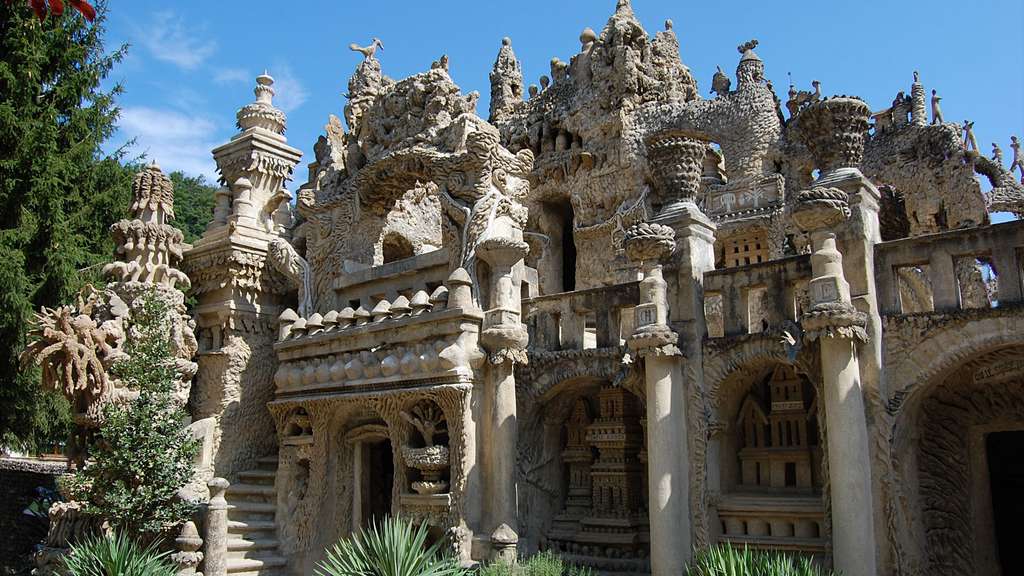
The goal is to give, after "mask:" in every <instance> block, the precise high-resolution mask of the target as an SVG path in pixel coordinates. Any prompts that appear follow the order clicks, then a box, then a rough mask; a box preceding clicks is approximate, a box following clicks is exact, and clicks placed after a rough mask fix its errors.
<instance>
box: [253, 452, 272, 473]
mask: <svg viewBox="0 0 1024 576" xmlns="http://www.w3.org/2000/svg"><path fill="white" fill-rule="evenodd" d="M256 468H257V469H259V470H273V471H275V472H276V471H277V456H264V457H262V458H257V459H256Z"/></svg>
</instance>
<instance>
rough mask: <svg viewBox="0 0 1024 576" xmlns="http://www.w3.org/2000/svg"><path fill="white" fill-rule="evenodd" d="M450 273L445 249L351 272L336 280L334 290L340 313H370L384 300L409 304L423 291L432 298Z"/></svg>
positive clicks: (341, 275)
mask: <svg viewBox="0 0 1024 576" xmlns="http://www.w3.org/2000/svg"><path fill="white" fill-rule="evenodd" d="M448 270H449V268H448V251H447V250H445V249H441V250H435V251H433V252H427V253H426V254H418V255H416V256H413V257H411V258H404V259H402V260H396V261H394V262H388V263H387V264H381V265H380V266H374V267H372V268H371V267H367V268H363V269H361V270H353V271H348V272H346V273H345V274H340V275H338V277H337V278H335V280H334V283H333V285H332V288H333V289H334V293H335V300H336V302H337V303H338V308H339V309H340V308H344V307H345V306H350V307H352V308H358V307H359V306H363V307H364V308H367V309H370V308H372V307H373V306H374V305H376V303H377V302H378V301H380V300H388V301H394V300H395V299H396V298H398V296H400V295H403V294H404V295H405V297H406V298H408V299H409V300H412V297H413V295H414V294H415V293H416V292H418V291H420V290H422V291H425V292H426V293H427V294H430V293H432V292H433V291H434V290H435V289H436V288H437V287H438V286H440V285H442V284H443V283H444V280H445V278H446V277H447V276H448ZM357 301H358V304H357Z"/></svg>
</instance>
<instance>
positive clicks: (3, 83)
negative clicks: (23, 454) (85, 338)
mask: <svg viewBox="0 0 1024 576" xmlns="http://www.w3.org/2000/svg"><path fill="white" fill-rule="evenodd" d="M104 13H105V8H104V6H103V5H100V6H99V14H98V16H97V18H96V20H95V22H94V23H93V24H89V23H87V22H85V20H84V19H83V18H82V17H81V16H80V15H79V14H78V13H77V12H71V11H69V12H67V13H65V14H63V15H62V16H61V17H50V18H46V19H45V20H44V21H39V20H38V19H37V18H36V17H35V15H34V13H33V12H32V10H31V9H30V8H29V7H28V6H27V5H26V4H25V3H23V2H12V3H8V2H3V3H0V445H6V446H9V447H14V448H17V449H22V450H34V449H38V448H42V447H45V446H47V445H50V444H53V443H55V442H58V441H62V440H64V439H65V438H66V437H67V433H68V430H69V427H70V417H69V410H68V408H67V405H66V402H64V400H63V398H61V397H59V396H58V395H56V394H53V393H45V392H43V391H42V390H40V387H39V385H38V381H39V374H38V371H37V370H34V369H30V370H22V369H21V367H20V366H19V362H18V355H19V354H20V353H21V350H22V349H23V348H24V345H25V336H24V335H25V332H26V327H27V322H28V321H29V320H30V318H31V313H32V311H33V310H38V309H39V307H40V306H44V305H45V306H51V307H52V306H56V305H58V304H61V303H65V302H70V301H72V300H73V296H74V294H75V293H76V292H77V291H78V290H79V289H80V288H81V287H82V285H84V283H85V282H89V281H95V280H97V279H98V277H99V274H98V269H99V267H100V266H99V265H100V264H102V263H103V262H104V261H106V260H108V259H109V258H110V256H111V254H112V253H113V248H114V247H113V244H112V242H111V241H110V234H109V232H108V228H109V227H110V225H111V224H112V223H113V222H116V221H117V220H119V219H120V218H122V217H123V216H124V215H125V214H126V211H127V207H128V205H129V197H130V190H131V170H130V169H128V168H125V167H124V166H123V165H122V161H123V160H124V159H125V158H124V152H123V150H122V151H118V152H116V153H114V154H112V155H106V154H104V153H103V152H102V149H101V145H102V144H103V143H104V142H105V141H106V140H107V139H108V138H109V137H110V136H111V134H112V133H113V131H114V130H115V121H116V119H117V115H118V109H117V107H116V104H115V98H116V96H117V95H118V94H119V93H120V92H121V88H120V86H114V87H113V88H111V89H109V90H104V89H103V88H102V87H101V82H102V81H103V79H104V78H105V77H106V76H107V75H108V74H109V72H110V70H111V69H112V67H113V66H114V65H115V64H116V63H117V62H118V61H120V60H121V58H122V57H123V56H124V53H125V47H124V46H122V47H120V48H118V49H116V50H114V51H112V52H107V51H106V50H105V48H104V45H103V31H104V28H103V24H104Z"/></svg>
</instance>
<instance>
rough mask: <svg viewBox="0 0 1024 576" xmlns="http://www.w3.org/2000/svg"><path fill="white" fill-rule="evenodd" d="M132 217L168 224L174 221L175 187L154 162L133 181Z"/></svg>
mask: <svg viewBox="0 0 1024 576" xmlns="http://www.w3.org/2000/svg"><path fill="white" fill-rule="evenodd" d="M131 212H132V217H133V218H136V219H138V220H142V221H143V222H152V223H154V224H166V223H167V222H170V221H171V220H174V187H173V185H172V184H171V180H170V178H168V177H167V176H165V175H164V173H163V172H161V171H160V166H158V165H157V163H156V161H155V160H154V161H153V162H152V163H150V164H149V165H148V166H146V167H145V168H143V169H142V171H141V172H139V173H138V174H137V175H136V176H135V179H134V180H132V207H131Z"/></svg>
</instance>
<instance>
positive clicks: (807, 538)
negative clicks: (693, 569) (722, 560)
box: [718, 493, 825, 553]
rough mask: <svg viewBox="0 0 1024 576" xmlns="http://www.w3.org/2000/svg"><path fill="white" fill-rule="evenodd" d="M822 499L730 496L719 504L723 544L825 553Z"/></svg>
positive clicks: (757, 495)
mask: <svg viewBox="0 0 1024 576" xmlns="http://www.w3.org/2000/svg"><path fill="white" fill-rule="evenodd" d="M824 516H825V512H824V506H823V505H822V500H821V496H817V495H807V496H777V495H773V494H768V493H766V494H730V495H727V496H724V497H723V498H722V499H721V501H719V503H718V519H719V521H720V522H721V530H722V535H721V538H720V540H721V541H722V542H729V543H731V544H733V545H740V546H743V545H746V546H750V547H751V548H771V549H775V550H799V551H801V552H814V553H820V552H824V550H825V539H824V530H823V527H822V524H823V523H824Z"/></svg>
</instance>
